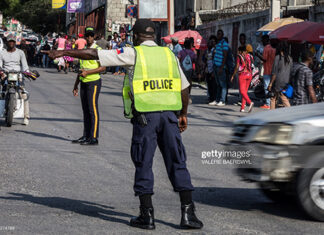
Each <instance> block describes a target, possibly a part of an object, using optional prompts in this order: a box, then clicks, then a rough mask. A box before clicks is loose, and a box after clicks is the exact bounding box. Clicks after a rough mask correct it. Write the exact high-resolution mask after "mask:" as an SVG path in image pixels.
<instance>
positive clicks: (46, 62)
mask: <svg viewBox="0 0 324 235" xmlns="http://www.w3.org/2000/svg"><path fill="white" fill-rule="evenodd" d="M48 63H49V58H48V55H43V68H48Z"/></svg>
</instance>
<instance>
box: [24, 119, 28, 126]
mask: <svg viewBox="0 0 324 235" xmlns="http://www.w3.org/2000/svg"><path fill="white" fill-rule="evenodd" d="M28 124H29V119H28V118H24V122H23V125H25V126H28Z"/></svg>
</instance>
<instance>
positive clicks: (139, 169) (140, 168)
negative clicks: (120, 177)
mask: <svg viewBox="0 0 324 235" xmlns="http://www.w3.org/2000/svg"><path fill="white" fill-rule="evenodd" d="M145 116H146V119H147V122H148V125H147V126H145V127H142V126H141V125H140V124H139V123H137V121H136V120H135V119H133V120H132V123H133V138H132V147H131V157H132V160H133V163H134V165H135V168H136V171H135V183H134V191H135V195H136V196H141V195H144V194H153V184H154V177H153V171H152V165H153V157H154V153H155V150H156V147H157V146H159V149H160V151H161V153H162V156H163V159H164V164H165V167H166V170H167V173H168V176H169V179H170V181H171V184H172V186H173V188H174V191H176V192H180V191H193V190H194V188H193V186H192V184H191V179H190V174H189V171H188V170H187V166H186V160H187V157H186V152H185V148H184V146H183V144H182V139H181V135H180V130H179V127H178V119H177V117H176V115H175V114H174V112H155V113H146V114H145Z"/></svg>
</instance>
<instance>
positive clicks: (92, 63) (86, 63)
mask: <svg viewBox="0 0 324 235" xmlns="http://www.w3.org/2000/svg"><path fill="white" fill-rule="evenodd" d="M90 48H94V49H97V50H101V47H99V46H98V45H97V44H95V43H94V44H93V45H92V46H91V47H90ZM99 67H100V64H99V62H98V61H97V60H80V69H85V70H92V69H97V68H99ZM99 79H100V74H99V73H95V74H90V75H88V76H86V77H85V78H84V77H80V80H81V81H82V82H93V81H97V80H99Z"/></svg>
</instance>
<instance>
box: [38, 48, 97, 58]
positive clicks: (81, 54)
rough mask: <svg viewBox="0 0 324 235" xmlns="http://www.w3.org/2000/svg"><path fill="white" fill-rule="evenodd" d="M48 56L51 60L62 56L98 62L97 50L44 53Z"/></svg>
mask: <svg viewBox="0 0 324 235" xmlns="http://www.w3.org/2000/svg"><path fill="white" fill-rule="evenodd" d="M42 53H44V54H47V55H48V56H49V57H50V58H51V59H53V60H54V59H56V58H59V57H62V56H70V57H74V58H78V59H82V60H98V59H99V57H98V51H97V49H85V50H62V51H54V50H51V51H42Z"/></svg>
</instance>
